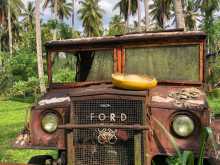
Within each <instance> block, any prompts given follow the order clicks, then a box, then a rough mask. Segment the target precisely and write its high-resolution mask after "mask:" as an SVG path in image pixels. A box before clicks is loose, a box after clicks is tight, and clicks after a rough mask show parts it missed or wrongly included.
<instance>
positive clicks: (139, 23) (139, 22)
mask: <svg viewBox="0 0 220 165" xmlns="http://www.w3.org/2000/svg"><path fill="white" fill-rule="evenodd" d="M140 3H141V0H137V12H138V31H139V32H140V31H141V4H140Z"/></svg>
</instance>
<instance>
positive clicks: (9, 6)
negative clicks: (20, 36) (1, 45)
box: [0, 0, 24, 54]
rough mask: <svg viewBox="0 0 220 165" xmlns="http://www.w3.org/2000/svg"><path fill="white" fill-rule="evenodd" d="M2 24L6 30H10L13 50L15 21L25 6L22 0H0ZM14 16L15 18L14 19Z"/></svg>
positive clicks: (10, 46) (11, 48)
mask: <svg viewBox="0 0 220 165" xmlns="http://www.w3.org/2000/svg"><path fill="white" fill-rule="evenodd" d="M0 4H1V5H0V11H1V24H2V26H3V28H4V29H5V31H7V32H8V45H9V52H10V54H12V50H13V34H12V29H13V27H12V26H13V22H16V21H17V20H18V16H19V15H20V13H21V10H22V9H23V8H24V4H23V2H22V0H13V3H12V1H11V0H0ZM12 18H13V19H12Z"/></svg>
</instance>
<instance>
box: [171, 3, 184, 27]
mask: <svg viewBox="0 0 220 165" xmlns="http://www.w3.org/2000/svg"><path fill="white" fill-rule="evenodd" d="M173 5H174V10H175V17H176V27H177V28H183V29H185V20H184V14H183V5H182V0H173Z"/></svg>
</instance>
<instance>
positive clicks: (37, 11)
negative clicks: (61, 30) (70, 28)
mask: <svg viewBox="0 0 220 165" xmlns="http://www.w3.org/2000/svg"><path fill="white" fill-rule="evenodd" d="M35 21H36V23H35V26H36V27H35V29H36V46H37V64H38V76H39V79H40V91H41V93H45V91H46V88H45V84H44V69H43V57H42V45H41V44H42V43H41V27H40V0H35Z"/></svg>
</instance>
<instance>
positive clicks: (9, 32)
mask: <svg viewBox="0 0 220 165" xmlns="http://www.w3.org/2000/svg"><path fill="white" fill-rule="evenodd" d="M10 1H11V0H8V37H9V40H8V41H9V52H10V55H12V49H13V45H12V44H13V43H12V28H11V2H10Z"/></svg>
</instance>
